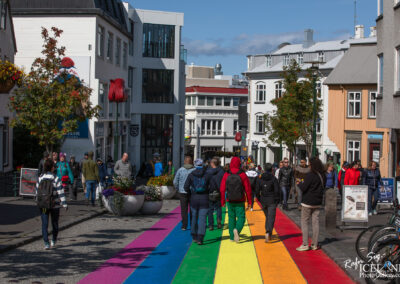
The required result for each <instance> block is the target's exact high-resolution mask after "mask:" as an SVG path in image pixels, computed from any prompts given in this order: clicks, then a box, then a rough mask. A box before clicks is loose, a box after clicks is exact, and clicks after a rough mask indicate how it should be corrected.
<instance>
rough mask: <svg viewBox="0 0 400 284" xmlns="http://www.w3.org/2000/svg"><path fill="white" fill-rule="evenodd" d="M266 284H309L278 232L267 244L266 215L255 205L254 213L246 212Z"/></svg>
mask: <svg viewBox="0 0 400 284" xmlns="http://www.w3.org/2000/svg"><path fill="white" fill-rule="evenodd" d="M246 217H247V220H248V223H249V225H250V231H251V234H252V236H253V240H254V246H255V249H256V254H257V258H258V263H259V266H260V270H261V275H262V278H263V282H264V283H290V284H293V283H299V284H300V283H301V284H304V283H307V282H306V281H305V280H304V277H303V275H302V274H301V272H300V270H299V268H298V267H297V265H296V263H295V262H294V261H293V259H292V257H291V256H290V254H289V252H288V251H287V249H286V247H285V245H284V244H283V242H282V241H281V240H280V239H279V238H278V235H277V233H276V231H275V230H274V232H273V234H274V235H273V238H272V240H271V241H270V242H269V243H265V215H264V212H263V211H262V210H261V208H260V206H259V205H258V204H257V203H255V204H254V211H253V212H251V211H246Z"/></svg>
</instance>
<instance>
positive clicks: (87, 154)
mask: <svg viewBox="0 0 400 284" xmlns="http://www.w3.org/2000/svg"><path fill="white" fill-rule="evenodd" d="M88 156H89V153H88V152H85V154H84V155H83V159H82V160H81V161H80V163H79V167H80V169H81V182H82V187H83V192H84V193H85V194H86V180H85V177H84V176H83V164H84V163H85V162H86V161H87V160H88Z"/></svg>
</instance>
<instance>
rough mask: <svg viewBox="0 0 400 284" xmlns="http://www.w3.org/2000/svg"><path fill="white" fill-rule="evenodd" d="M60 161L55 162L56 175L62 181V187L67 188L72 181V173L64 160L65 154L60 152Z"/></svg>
mask: <svg viewBox="0 0 400 284" xmlns="http://www.w3.org/2000/svg"><path fill="white" fill-rule="evenodd" d="M59 157H60V161H59V162H57V164H56V174H57V177H58V178H59V179H60V180H61V181H62V185H63V188H64V189H68V188H69V186H70V185H71V184H72V183H73V182H74V175H73V174H72V171H71V168H70V167H69V164H68V162H67V161H66V160H65V158H66V154H65V153H60V156H59Z"/></svg>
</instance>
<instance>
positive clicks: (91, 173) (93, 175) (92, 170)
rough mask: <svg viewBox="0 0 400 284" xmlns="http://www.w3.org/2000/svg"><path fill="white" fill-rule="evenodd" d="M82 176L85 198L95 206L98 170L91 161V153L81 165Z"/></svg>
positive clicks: (91, 152)
mask: <svg viewBox="0 0 400 284" xmlns="http://www.w3.org/2000/svg"><path fill="white" fill-rule="evenodd" d="M82 174H83V176H84V178H85V180H86V198H87V199H88V200H89V199H90V201H91V203H92V206H95V204H94V201H95V196H96V185H97V183H98V182H99V168H98V166H97V164H96V162H95V161H93V151H90V152H89V154H88V159H87V161H86V162H85V163H83V168H82Z"/></svg>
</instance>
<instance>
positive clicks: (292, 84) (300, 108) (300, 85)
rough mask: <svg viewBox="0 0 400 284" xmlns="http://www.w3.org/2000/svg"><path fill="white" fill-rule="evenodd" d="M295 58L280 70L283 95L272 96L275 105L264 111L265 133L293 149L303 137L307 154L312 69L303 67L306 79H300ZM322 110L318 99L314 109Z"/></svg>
mask: <svg viewBox="0 0 400 284" xmlns="http://www.w3.org/2000/svg"><path fill="white" fill-rule="evenodd" d="M302 72H304V71H302V70H301V68H300V66H299V65H298V64H297V62H296V61H295V60H292V61H291V63H290V65H289V66H287V67H285V68H284V72H283V73H282V77H283V88H284V92H283V94H282V97H280V98H275V99H273V100H271V104H272V105H274V106H275V110H274V111H273V112H272V113H267V114H266V115H265V127H266V133H268V134H269V140H270V141H271V142H274V143H279V144H280V143H282V144H285V145H286V146H287V147H288V149H289V151H290V152H291V153H294V151H295V148H296V144H297V143H298V142H299V141H303V142H304V143H305V145H306V150H307V154H308V156H310V153H311V146H312V137H311V136H312V126H313V125H312V121H313V84H312V77H313V73H312V70H311V69H309V70H306V71H305V78H306V80H301V81H299V76H300V75H301V74H302ZM320 111H321V101H319V100H317V113H319V112H320Z"/></svg>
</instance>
